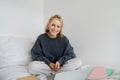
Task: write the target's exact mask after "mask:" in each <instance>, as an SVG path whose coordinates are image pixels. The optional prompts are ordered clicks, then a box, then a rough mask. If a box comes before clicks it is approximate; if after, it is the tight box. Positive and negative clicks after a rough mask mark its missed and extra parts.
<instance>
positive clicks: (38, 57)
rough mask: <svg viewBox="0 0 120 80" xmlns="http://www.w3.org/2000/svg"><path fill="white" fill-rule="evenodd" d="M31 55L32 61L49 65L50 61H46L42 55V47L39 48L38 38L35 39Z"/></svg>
mask: <svg viewBox="0 0 120 80" xmlns="http://www.w3.org/2000/svg"><path fill="white" fill-rule="evenodd" d="M31 55H32V59H33V61H43V62H45V63H46V64H47V65H49V64H50V60H49V59H47V58H46V57H45V56H44V55H43V53H42V47H41V42H40V38H39V37H38V38H37V40H36V42H35V44H34V46H33V47H32V49H31Z"/></svg>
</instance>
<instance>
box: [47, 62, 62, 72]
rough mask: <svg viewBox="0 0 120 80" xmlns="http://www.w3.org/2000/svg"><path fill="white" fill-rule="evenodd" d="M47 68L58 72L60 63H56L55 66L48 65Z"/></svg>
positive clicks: (52, 64)
mask: <svg viewBox="0 0 120 80" xmlns="http://www.w3.org/2000/svg"><path fill="white" fill-rule="evenodd" d="M49 67H50V68H51V69H52V70H53V71H59V70H60V63H59V62H58V61H57V62H56V63H55V64H54V63H52V62H51V63H50V64H49Z"/></svg>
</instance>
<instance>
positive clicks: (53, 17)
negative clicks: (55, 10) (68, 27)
mask: <svg viewBox="0 0 120 80" xmlns="http://www.w3.org/2000/svg"><path fill="white" fill-rule="evenodd" d="M54 19H58V20H59V21H60V23H61V30H60V32H59V33H58V34H57V37H62V36H63V34H62V27H63V19H62V17H61V16H60V15H58V14H55V15H53V16H51V17H50V19H49V21H48V23H47V25H46V28H45V32H46V33H47V34H48V32H49V28H48V26H49V24H50V23H51V22H52V21H53V20H54Z"/></svg>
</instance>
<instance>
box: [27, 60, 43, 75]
mask: <svg viewBox="0 0 120 80" xmlns="http://www.w3.org/2000/svg"><path fill="white" fill-rule="evenodd" d="M44 67H45V63H44V62H40V61H33V62H31V63H30V64H29V65H28V70H29V72H30V73H32V74H36V73H37V72H38V71H39V70H41V69H43V68H44Z"/></svg>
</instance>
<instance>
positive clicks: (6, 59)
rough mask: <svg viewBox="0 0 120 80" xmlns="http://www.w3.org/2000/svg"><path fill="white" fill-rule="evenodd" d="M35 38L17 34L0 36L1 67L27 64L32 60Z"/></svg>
mask: <svg viewBox="0 0 120 80" xmlns="http://www.w3.org/2000/svg"><path fill="white" fill-rule="evenodd" d="M32 45H33V40H32V39H30V38H23V37H15V36H0V68H3V67H6V66H11V65H26V64H28V63H29V62H30V61H31V54H30V50H31V47H32Z"/></svg>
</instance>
